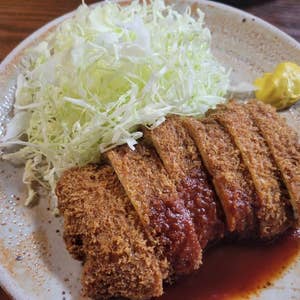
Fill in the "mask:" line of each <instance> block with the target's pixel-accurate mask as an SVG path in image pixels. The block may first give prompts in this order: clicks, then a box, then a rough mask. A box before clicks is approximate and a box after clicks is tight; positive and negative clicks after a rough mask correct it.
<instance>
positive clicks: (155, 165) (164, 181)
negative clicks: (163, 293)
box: [107, 142, 202, 274]
mask: <svg viewBox="0 0 300 300" xmlns="http://www.w3.org/2000/svg"><path fill="white" fill-rule="evenodd" d="M107 156H108V158H109V160H110V162H111V164H112V166H113V168H114V170H115V171H116V173H117V175H118V177H119V179H120V181H121V183H122V185H123V186H124V188H125V191H126V193H127V195H128V197H129V198H130V200H131V202H132V204H133V206H134V207H135V209H136V211H137V212H138V214H139V216H140V219H141V221H142V223H143V224H144V226H145V228H146V229H147V230H148V232H149V233H150V236H151V237H153V239H154V240H155V241H157V243H158V245H157V253H158V255H159V256H162V257H167V259H168V262H169V263H170V267H171V268H170V271H171V273H173V272H174V273H175V274H187V273H190V272H191V271H193V270H196V269H198V267H199V265H200V263H201V255H202V252H201V247H200V244H199V241H198V239H197V235H196V232H195V227H194V225H193V222H192V219H191V216H190V213H189V212H188V210H187V209H186V208H185V206H184V203H183V201H182V199H180V198H179V197H178V193H177V191H176V188H175V185H174V184H173V183H172V181H171V180H170V178H169V177H168V174H167V172H166V170H165V169H164V167H163V165H162V163H161V161H160V159H159V157H158V156H157V154H156V152H155V150H154V149H153V148H152V147H150V146H146V145H145V144H144V143H143V142H140V143H139V144H138V145H137V146H136V149H135V150H131V149H130V148H129V147H128V146H127V145H126V146H125V145H124V146H120V147H118V148H116V149H113V150H110V151H108V153H107ZM160 253H161V254H160Z"/></svg>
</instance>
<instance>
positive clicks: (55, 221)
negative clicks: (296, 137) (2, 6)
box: [0, 1, 300, 300]
mask: <svg viewBox="0 0 300 300" xmlns="http://www.w3.org/2000/svg"><path fill="white" fill-rule="evenodd" d="M197 3H198V4H199V5H200V8H201V9H202V10H203V11H204V12H205V13H206V23H207V25H208V27H209V28H210V29H211V32H212V34H213V51H214V53H215V55H216V56H217V57H218V58H219V60H220V61H221V62H222V63H223V64H224V65H225V66H227V67H230V68H232V70H233V73H232V80H233V82H234V83H238V82H241V81H248V82H252V81H253V79H254V78H255V77H257V76H258V75H260V74H261V73H262V72H266V71H269V70H271V69H272V68H273V67H274V66H275V65H276V64H277V63H279V62H281V61H286V60H290V61H294V62H296V63H298V64H300V45H299V44H298V43H297V42H296V41H295V40H293V39H292V38H290V37H289V36H287V35H286V34H284V33H283V32H281V31H279V30H278V29H276V28H275V27H273V26H271V25H269V24H267V23H266V22H264V21H262V20H260V19H258V18H256V17H254V16H252V15H249V14H247V13H244V12H241V11H239V10H237V9H234V8H230V7H228V6H225V5H221V4H217V3H213V2H209V1H199V2H197ZM186 5H187V2H181V3H178V9H181V8H182V7H184V6H186ZM71 16H72V13H70V14H67V15H65V16H62V17H60V18H58V19H56V20H54V21H52V22H51V23H49V24H47V25H46V26H44V27H42V28H41V29H39V30H38V31H36V32H35V33H33V34H32V35H31V36H29V37H28V38H27V39H26V40H25V41H23V42H22V43H21V44H20V45H19V46H18V47H17V48H16V49H15V50H14V51H12V52H11V53H10V54H9V55H8V56H7V58H6V59H5V60H4V61H3V62H2V64H1V65H0V134H1V131H2V130H3V126H2V125H1V123H3V122H4V121H5V119H6V117H7V114H8V113H9V111H10V108H11V104H12V101H13V98H14V86H15V83H16V76H17V72H18V67H17V66H18V64H19V62H20V59H21V58H22V53H23V51H24V49H25V48H27V47H29V46H30V45H31V44H33V43H35V42H37V41H39V40H41V39H43V36H44V35H45V34H47V32H48V31H49V30H51V28H54V27H55V26H56V25H57V24H58V23H60V22H61V21H62V20H64V19H65V18H69V17H71ZM287 114H288V115H289V121H290V122H291V124H292V125H293V126H294V127H295V128H297V129H298V130H299V131H300V118H299V114H298V113H297V109H293V110H292V111H290V112H288V113H287ZM22 172H23V170H22V168H16V167H13V166H11V165H9V164H7V163H5V162H3V161H0V283H1V285H2V286H4V287H5V289H6V290H7V291H8V292H9V293H10V294H11V295H12V296H13V297H14V298H15V299H18V300H21V299H22V300H23V299H24V300H25V299H30V300H35V299H50V300H51V299H55V300H56V299H62V298H63V297H65V299H80V296H79V294H80V280H79V278H80V268H81V266H80V263H79V262H77V261H75V260H73V259H72V258H71V257H70V255H69V254H68V253H67V251H66V250H65V245H64V242H63V240H62V220H61V219H60V218H54V217H53V215H52V214H51V212H50V211H49V210H47V204H48V203H47V201H41V204H40V205H39V206H37V207H34V208H33V209H27V208H24V207H23V206H22V199H24V196H25V193H26V191H25V187H24V186H23V185H22V183H21V182H22V180H21V178H22ZM45 197H46V196H45ZM253 299H268V300H270V299H286V300H288V299H300V257H299V259H298V261H297V262H295V264H294V265H293V266H291V267H290V268H289V269H288V270H287V271H286V272H285V273H284V275H283V276H282V277H281V278H280V279H279V280H277V281H276V282H275V283H274V285H272V286H271V287H270V288H268V289H266V290H263V291H262V292H261V293H260V295H256V296H253Z"/></svg>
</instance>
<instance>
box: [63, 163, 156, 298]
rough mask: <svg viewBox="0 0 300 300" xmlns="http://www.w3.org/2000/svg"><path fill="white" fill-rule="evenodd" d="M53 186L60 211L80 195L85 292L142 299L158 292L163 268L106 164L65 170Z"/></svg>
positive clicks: (126, 198)
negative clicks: (56, 188) (58, 181)
mask: <svg viewBox="0 0 300 300" xmlns="http://www.w3.org/2000/svg"><path fill="white" fill-rule="evenodd" d="M57 192H58V193H57V194H58V198H59V202H60V203H61V204H62V206H63V209H62V211H63V212H64V213H66V211H67V210H68V211H69V210H72V209H73V208H72V205H75V201H76V200H77V199H79V198H80V197H82V203H83V205H82V208H83V211H84V212H85V214H84V217H83V219H82V220H81V223H82V224H83V226H81V227H82V228H84V229H85V232H84V239H83V249H84V251H85V257H86V261H85V263H84V268H83V274H82V286H83V292H84V295H86V296H88V297H91V298H95V299H97V298H101V299H107V298H110V297H115V296H119V297H126V298H131V299H147V298H150V297H153V296H159V295H161V294H162V274H161V271H160V268H159V263H158V260H157V259H156V257H155V254H154V250H153V247H152V246H150V245H149V243H148V241H147V239H146V238H145V236H144V232H143V227H142V225H141V224H140V221H139V217H138V215H137V214H136V212H135V210H134V208H133V207H132V205H131V203H130V201H129V199H128V197H127V196H126V193H125V191H124V189H123V188H122V186H121V184H120V182H119V180H118V178H117V176H116V174H115V173H114V171H113V169H112V168H111V167H110V166H102V167H100V168H99V167H97V166H92V165H89V166H86V167H82V168H73V169H71V170H68V171H67V172H65V173H64V175H63V176H62V178H61V179H60V184H59V188H58V191H57ZM65 198H67V199H68V201H67V202H68V204H67V203H66V201H64V200H62V199H65ZM61 200H62V202H61ZM67 205H69V206H67ZM74 230H76V228H74Z"/></svg>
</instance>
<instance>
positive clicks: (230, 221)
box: [184, 118, 255, 232]
mask: <svg viewBox="0 0 300 300" xmlns="http://www.w3.org/2000/svg"><path fill="white" fill-rule="evenodd" d="M184 124H185V126H186V127H187V129H188V130H189V132H190V134H191V136H192V138H193V139H194V141H195V143H196V145H197V147H198V149H199V151H200V153H201V156H202V159H203V162H204V163H205V165H206V168H207V170H208V171H209V173H210V174H211V176H212V178H213V184H214V187H215V189H216V192H217V194H218V196H219V198H220V201H221V204H222V206H223V209H224V212H225V216H226V219H227V225H228V229H229V231H231V232H232V231H236V232H249V231H252V230H253V228H254V226H255V218H254V213H253V208H252V202H253V197H255V193H254V187H253V186H252V182H251V179H250V176H249V173H248V170H247V168H246V167H245V165H244V163H243V161H242V158H241V155H240V152H239V150H238V149H237V148H236V146H235V144H234V143H233V141H232V139H231V137H230V135H229V134H228V132H227V131H226V130H225V128H224V127H223V126H221V125H220V124H219V123H218V122H217V121H216V120H214V119H212V118H205V119H203V120H201V121H199V120H196V119H193V118H188V119H186V120H185V121H184Z"/></svg>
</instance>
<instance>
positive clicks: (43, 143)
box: [0, 0, 229, 204]
mask: <svg viewBox="0 0 300 300" xmlns="http://www.w3.org/2000/svg"><path fill="white" fill-rule="evenodd" d="M203 20H204V15H203V13H202V12H201V11H200V10H198V11H197V16H196V17H195V16H191V11H190V9H189V8H188V9H187V10H186V11H185V12H184V13H179V12H177V11H176V10H175V9H174V8H173V7H172V6H167V5H166V4H165V3H164V2H163V1H161V0H154V1H152V2H150V3H149V4H146V3H144V4H140V3H139V2H138V1H134V2H132V3H131V4H130V5H128V6H122V7H121V6H119V5H118V4H116V3H112V2H106V3H105V4H104V5H98V6H96V7H94V8H90V7H88V6H86V5H85V4H83V5H81V6H80V7H79V8H78V9H77V11H76V13H75V16H74V17H73V18H70V19H67V20H66V21H64V22H63V23H62V24H60V25H59V26H58V27H57V29H56V30H55V31H54V32H52V33H51V34H49V35H48V37H47V38H46V39H45V40H44V41H42V42H41V43H39V44H38V45H37V46H35V47H34V48H31V49H29V50H28V52H27V54H26V55H25V57H24V58H23V60H22V67H21V73H20V75H19V77H18V82H17V91H16V101H15V106H14V112H15V116H14V117H13V118H12V120H11V121H10V123H9V124H8V126H7V132H6V135H5V136H4V137H3V138H2V140H1V144H0V146H1V147H8V146H10V145H21V146H22V147H21V148H18V150H17V151H15V152H11V153H8V154H5V155H3V158H4V159H9V160H12V161H21V162H24V163H25V173H24V178H23V181H24V182H25V183H26V184H27V185H28V188H29V195H28V199H27V201H26V203H27V204H29V203H30V202H31V201H32V200H33V198H34V195H35V192H34V190H33V189H32V183H33V182H38V183H40V184H41V185H43V186H45V187H46V188H48V189H50V190H52V191H54V189H55V184H56V182H57V180H58V178H59V176H60V175H61V173H62V172H63V171H64V170H66V169H68V168H71V167H74V166H82V165H85V164H87V163H90V162H96V161H98V160H99V159H100V156H101V153H102V152H104V151H105V150H108V149H110V148H112V147H115V146H116V145H120V144H125V143H127V144H128V145H129V147H131V148H134V145H135V144H136V143H137V140H138V139H139V138H140V137H142V133H141V132H140V131H138V125H140V124H142V125H145V126H147V127H149V128H154V127H156V126H158V125H159V124H161V123H162V122H163V121H164V120H165V116H166V115H167V114H178V115H189V116H199V115H202V114H203V113H205V112H206V110H207V109H209V108H212V107H215V105H216V104H218V103H221V102H223V101H224V100H225V99H224V95H225V94H226V91H227V88H228V84H229V72H228V71H226V70H225V69H224V67H223V66H222V65H220V63H219V62H218V61H217V60H216V59H215V57H214V56H213V55H212V53H211V49H210V46H211V34H210V31H209V30H208V28H206V27H205V26H204V23H203Z"/></svg>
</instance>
